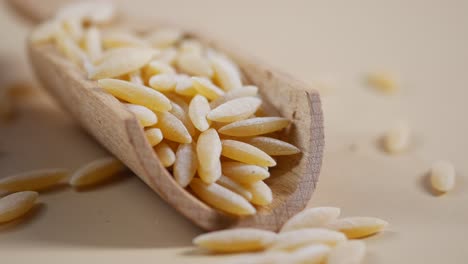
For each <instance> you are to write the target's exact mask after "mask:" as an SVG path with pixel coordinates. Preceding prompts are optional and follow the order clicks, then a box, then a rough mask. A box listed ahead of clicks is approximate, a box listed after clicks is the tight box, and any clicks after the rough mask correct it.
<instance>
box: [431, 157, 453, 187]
mask: <svg viewBox="0 0 468 264" xmlns="http://www.w3.org/2000/svg"><path fill="white" fill-rule="evenodd" d="M430 180H431V185H432V187H433V188H434V189H435V190H437V191H439V192H448V191H450V190H452V189H453V187H454V186H455V168H454V167H453V164H452V163H450V162H449V161H438V162H436V163H434V164H433V165H432V168H431V172H430Z"/></svg>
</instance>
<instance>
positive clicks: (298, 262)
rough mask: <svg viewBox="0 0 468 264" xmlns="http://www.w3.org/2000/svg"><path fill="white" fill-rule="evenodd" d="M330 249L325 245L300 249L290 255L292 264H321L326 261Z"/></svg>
mask: <svg viewBox="0 0 468 264" xmlns="http://www.w3.org/2000/svg"><path fill="white" fill-rule="evenodd" d="M330 251H331V248H330V247H329V246H327V245H321V244H316V245H310V246H305V247H303V248H300V249H298V250H296V251H294V252H293V253H292V254H291V263H294V264H321V263H324V261H325V260H326V259H327V257H328V254H330Z"/></svg>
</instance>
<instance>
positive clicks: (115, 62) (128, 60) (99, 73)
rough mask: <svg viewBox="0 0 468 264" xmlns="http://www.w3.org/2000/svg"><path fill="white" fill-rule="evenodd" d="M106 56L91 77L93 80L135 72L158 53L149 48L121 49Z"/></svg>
mask: <svg viewBox="0 0 468 264" xmlns="http://www.w3.org/2000/svg"><path fill="white" fill-rule="evenodd" d="M111 51H113V52H109V53H107V54H104V55H103V57H102V58H101V59H100V63H99V64H97V65H96V67H95V69H94V72H92V73H91V74H90V75H89V78H90V79H92V80H99V79H104V78H112V77H118V76H120V75H124V74H127V73H131V72H134V71H136V70H138V69H140V68H141V67H143V66H144V65H146V64H147V63H148V62H150V61H151V59H152V57H153V56H154V55H155V54H156V51H155V50H153V49H148V48H120V49H117V50H111Z"/></svg>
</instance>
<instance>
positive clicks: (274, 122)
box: [219, 117, 289, 137]
mask: <svg viewBox="0 0 468 264" xmlns="http://www.w3.org/2000/svg"><path fill="white" fill-rule="evenodd" d="M288 125H289V120H288V119H286V118H283V117H254V118H250V119H246V120H241V121H237V122H233V123H231V124H228V125H225V126H223V127H221V128H220V129H219V133H220V134H223V135H228V136H235V137H249V136H258V135H262V134H267V133H271V132H275V131H278V130H281V129H283V128H285V127H287V126H288Z"/></svg>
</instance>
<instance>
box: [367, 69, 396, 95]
mask: <svg viewBox="0 0 468 264" xmlns="http://www.w3.org/2000/svg"><path fill="white" fill-rule="evenodd" d="M367 84H369V85H370V86H371V87H372V88H374V89H376V90H378V91H380V92H383V93H386V94H393V93H395V92H397V91H398V89H399V86H398V84H397V81H396V79H395V77H393V76H391V75H390V74H389V73H384V72H375V73H370V74H369V75H368V76H367Z"/></svg>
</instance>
